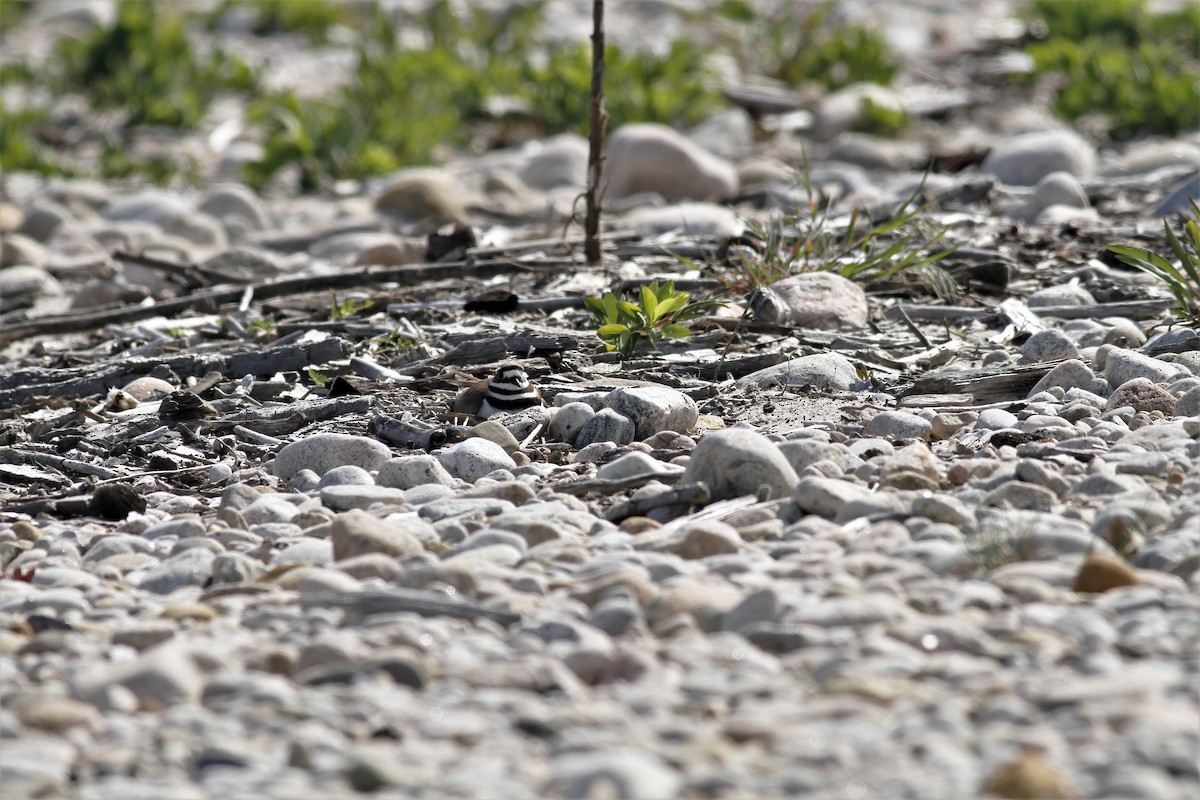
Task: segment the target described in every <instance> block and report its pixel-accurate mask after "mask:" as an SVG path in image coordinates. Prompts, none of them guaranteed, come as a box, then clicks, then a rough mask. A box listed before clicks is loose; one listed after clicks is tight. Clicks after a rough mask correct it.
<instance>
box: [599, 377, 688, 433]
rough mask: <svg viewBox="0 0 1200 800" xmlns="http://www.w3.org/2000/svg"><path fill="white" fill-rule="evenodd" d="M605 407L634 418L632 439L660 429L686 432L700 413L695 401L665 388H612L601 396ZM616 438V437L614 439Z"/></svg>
mask: <svg viewBox="0 0 1200 800" xmlns="http://www.w3.org/2000/svg"><path fill="white" fill-rule="evenodd" d="M604 404H605V406H606V407H608V408H611V409H612V410H613V411H616V412H617V413H618V414H620V415H622V416H624V417H627V418H628V419H631V420H633V423H634V426H635V430H634V438H635V439H638V440H642V439H647V438H649V437H650V436H653V435H654V434H656V433H660V432H662V431H674V432H676V433H687V432H688V431H690V430H692V428H694V427H695V426H696V421H697V420H698V419H699V416H700V412H699V411H698V410H697V409H696V401H695V400H693V399H692V398H690V397H688V396H687V395H686V394H684V393H683V392H680V391H677V390H675V389H670V388H667V387H658V386H637V387H624V388H620V389H614V390H613V391H612V392H611V393H609V395H608V396H607V397H606V398H605V399H604ZM613 441H615V440H613Z"/></svg>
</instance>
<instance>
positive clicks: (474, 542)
mask: <svg viewBox="0 0 1200 800" xmlns="http://www.w3.org/2000/svg"><path fill="white" fill-rule="evenodd" d="M492 545H505V546H507V547H511V548H513V549H514V550H516V551H517V552H518V553H524V552H525V550H526V549H527V547H528V543H527V542H526V541H525V539H524V538H523V537H522V536H520V535H519V534H516V533H512V532H510V531H504V530H496V529H491V528H485V529H484V530H481V531H476V532H475V533H472V534H471V535H470V536H468V537H467V538H466V539H464V540H462V541H461V542H459V543H458V544H457V545H455V547H454V549H453V550H452V551H451V554H452V555H457V554H459V553H465V552H466V551H468V550H475V549H477V548H480V547H490V546H492Z"/></svg>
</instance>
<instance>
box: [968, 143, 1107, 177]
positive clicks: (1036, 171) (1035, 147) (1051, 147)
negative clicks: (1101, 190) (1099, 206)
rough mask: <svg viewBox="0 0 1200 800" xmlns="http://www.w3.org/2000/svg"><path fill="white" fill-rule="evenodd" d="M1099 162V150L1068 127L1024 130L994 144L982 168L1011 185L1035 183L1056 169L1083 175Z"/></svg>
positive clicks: (1088, 172) (981, 169) (984, 171)
mask: <svg viewBox="0 0 1200 800" xmlns="http://www.w3.org/2000/svg"><path fill="white" fill-rule="evenodd" d="M1095 164H1096V151H1095V148H1093V147H1092V146H1091V145H1090V144H1088V143H1087V142H1085V141H1084V140H1083V139H1082V138H1080V137H1079V136H1078V135H1077V134H1075V133H1072V132H1071V131H1067V130H1056V131H1038V132H1034V133H1026V134H1021V135H1020V136H1015V137H1013V138H1012V139H1010V140H1008V141H1007V142H1004V143H1002V144H1000V145H998V146H997V147H995V148H994V149H993V150H992V151H991V152H990V153H988V155H987V157H986V158H985V159H984V160H983V163H982V164H981V165H980V167H979V169H980V171H982V172H983V173H985V174H988V175H995V176H996V177H997V178H999V179H1000V181H1001V182H1002V183H1006V184H1008V185H1009V186H1034V185H1036V184H1037V183H1038V181H1040V180H1042V178H1044V177H1045V176H1047V175H1049V174H1050V173H1053V172H1058V171H1062V172H1067V173H1070V174H1071V175H1075V176H1078V177H1083V176H1086V175H1088V174H1090V173H1091V171H1092V169H1093V168H1094V167H1095Z"/></svg>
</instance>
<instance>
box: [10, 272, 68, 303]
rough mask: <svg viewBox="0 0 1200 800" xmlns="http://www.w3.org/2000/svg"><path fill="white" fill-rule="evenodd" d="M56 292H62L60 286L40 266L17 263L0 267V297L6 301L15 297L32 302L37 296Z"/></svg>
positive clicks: (56, 293) (55, 293)
mask: <svg viewBox="0 0 1200 800" xmlns="http://www.w3.org/2000/svg"><path fill="white" fill-rule="evenodd" d="M58 294H62V286H61V285H60V284H59V282H58V280H57V279H56V278H55V277H54V276H53V275H51V274H50V273H49V272H47V271H46V270H44V269H42V268H41V267H35V266H33V265H31V264H17V265H16V266H11V267H5V268H4V269H0V297H2V298H4V299H5V300H6V301H7V302H10V303H11V302H13V301H15V300H16V299H17V298H21V299H22V300H25V301H28V302H33V300H35V299H36V298H38V297H42V296H47V295H58Z"/></svg>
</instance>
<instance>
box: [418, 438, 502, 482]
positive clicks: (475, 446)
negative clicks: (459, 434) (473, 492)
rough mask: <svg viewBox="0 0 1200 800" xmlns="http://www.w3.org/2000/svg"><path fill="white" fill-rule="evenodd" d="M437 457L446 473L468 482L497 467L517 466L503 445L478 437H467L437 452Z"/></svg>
mask: <svg viewBox="0 0 1200 800" xmlns="http://www.w3.org/2000/svg"><path fill="white" fill-rule="evenodd" d="M437 459H438V461H439V462H440V463H441V465H442V467H444V468H445V470H446V471H447V472H448V473H450V474H451V475H453V476H454V477H456V478H461V479H462V480H464V481H468V482H470V483H474V482H475V481H477V480H479V479H480V478H482V477H483V476H485V475H487V474H488V473H490V472H494V471H496V470H498V469H513V468H514V467H516V466H517V464H516V462H515V461H513V460H512V456H510V455H509V454H508V453H506V452H504V448H503V447H501V446H500V445H498V444H496V443H495V442H491V441H488V440H487V439H480V438H471V439H467V440H466V441H464V442H459V443H458V444H456V445H453V446H452V447H448V448H446V449H445V450H442V451H441V452H440V453H438V455H437Z"/></svg>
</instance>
